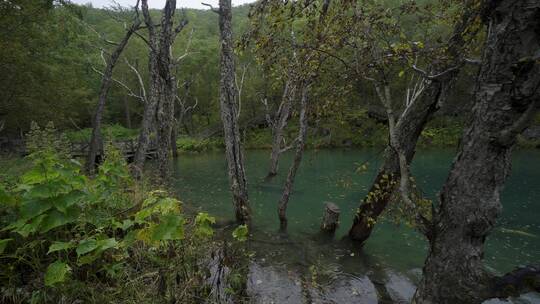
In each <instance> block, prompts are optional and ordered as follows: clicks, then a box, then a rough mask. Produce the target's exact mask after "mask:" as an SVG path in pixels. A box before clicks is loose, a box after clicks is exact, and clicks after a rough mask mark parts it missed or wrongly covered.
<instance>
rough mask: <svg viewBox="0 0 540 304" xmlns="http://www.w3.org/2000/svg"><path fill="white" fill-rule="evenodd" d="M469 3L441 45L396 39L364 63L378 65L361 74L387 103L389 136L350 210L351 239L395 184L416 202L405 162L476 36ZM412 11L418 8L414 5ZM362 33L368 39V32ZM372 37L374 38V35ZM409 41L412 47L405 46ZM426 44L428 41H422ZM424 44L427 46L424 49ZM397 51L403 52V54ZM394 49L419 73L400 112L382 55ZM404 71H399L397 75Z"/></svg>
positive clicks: (369, 225) (373, 218)
mask: <svg viewBox="0 0 540 304" xmlns="http://www.w3.org/2000/svg"><path fill="white" fill-rule="evenodd" d="M473 4H474V1H467V2H465V3H464V4H463V6H462V7H463V11H464V13H463V15H462V16H460V17H459V18H458V20H457V21H456V23H455V25H454V29H453V32H452V34H451V35H450V37H449V38H448V41H447V42H446V43H444V44H443V45H442V46H437V45H436V44H435V43H433V42H429V41H424V42H420V43H421V44H420V43H419V42H414V41H411V42H405V44H403V43H402V44H397V45H395V46H390V49H389V50H387V51H382V52H381V51H380V50H379V51H378V52H376V53H375V54H381V53H382V54H384V55H385V56H380V57H378V58H372V57H369V58H372V59H370V60H369V62H368V63H367V65H364V68H362V70H363V71H364V73H365V71H366V70H368V69H369V68H366V67H365V66H370V65H371V63H372V62H375V64H373V66H374V67H375V68H376V70H375V71H374V72H375V73H376V74H375V75H377V77H373V76H371V75H369V76H365V74H364V78H366V77H367V78H368V79H369V80H370V81H371V82H372V83H373V84H374V86H375V90H376V92H377V95H378V97H379V99H380V101H381V103H382V104H383V106H384V108H385V109H386V114H387V117H388V124H389V141H388V147H387V148H386V150H385V153H384V160H383V164H382V165H381V167H380V169H379V172H378V174H377V176H376V177H375V179H374V181H373V183H372V185H371V187H370V190H369V192H368V194H367V195H366V197H365V198H364V199H363V201H362V203H361V204H360V206H359V208H358V209H357V212H356V214H355V216H354V219H353V225H352V227H351V228H350V230H349V237H350V238H351V239H352V240H355V241H358V242H360V243H363V242H365V241H366V240H367V239H368V238H369V236H370V235H371V232H372V231H373V228H374V227H375V224H376V222H377V220H378V217H379V216H380V214H381V213H382V212H383V211H384V210H385V209H386V206H387V205H388V203H389V202H390V200H391V199H392V197H393V193H394V192H395V191H396V190H398V189H399V192H400V193H401V198H402V200H403V201H404V202H405V203H406V205H407V206H406V207H407V208H410V209H415V208H416V206H415V202H413V200H410V199H408V197H409V196H410V194H409V191H410V189H409V186H408V184H409V174H408V166H409V164H410V163H411V161H412V159H413V157H414V154H415V152H416V143H417V141H418V138H419V137H420V134H421V133H422V130H423V129H424V127H425V125H426V123H427V122H428V121H429V120H430V119H431V117H432V115H433V114H434V113H435V112H436V111H437V110H438V109H439V108H440V106H441V104H442V103H443V102H444V101H445V100H446V99H447V98H448V95H449V93H450V90H451V88H452V86H453V83H454V81H455V79H456V78H457V76H458V73H459V70H460V68H461V67H462V65H463V64H464V60H465V54H467V53H468V47H469V45H470V41H471V40H472V39H474V38H475V36H476V35H475V33H476V31H477V29H478V26H477V21H478V18H477V17H478V15H477V9H476V7H475V6H474V5H473ZM402 9H403V8H402ZM413 11H414V12H417V11H416V10H413ZM368 24H369V27H370V28H371V27H374V26H375V27H377V26H379V29H378V30H376V33H377V34H376V35H379V32H381V31H384V29H383V28H382V27H383V26H386V25H385V24H380V25H379V24H377V23H376V22H373V21H370V22H368ZM429 26H430V27H432V26H433V24H429ZM399 31H403V29H398V32H397V34H398V35H397V36H400V37H403V35H404V34H403V33H399ZM365 38H368V40H369V39H372V38H370V37H369V36H367V37H364V39H365ZM375 39H376V40H378V38H375ZM369 45H376V43H370V44H369ZM400 45H401V46H403V47H405V49H404V51H405V54H403V50H400V49H399V48H400ZM407 45H413V46H416V47H415V48H414V49H407ZM424 45H426V46H425V47H424ZM396 46H397V47H396ZM419 46H420V47H419ZM383 47H386V46H383ZM425 48H429V49H431V50H430V51H425V50H424V49H425ZM400 52H402V54H401V55H400ZM392 53H393V54H394V58H396V57H398V58H399V56H403V55H404V56H405V58H406V59H407V58H408V60H407V61H405V63H406V64H407V65H409V66H411V67H412V68H413V69H415V70H414V71H412V72H413V73H418V74H420V75H419V77H420V78H418V79H417V81H416V83H415V84H413V83H414V82H413V81H411V83H409V84H408V87H407V89H406V92H405V93H406V94H404V95H405V98H404V100H405V108H404V109H403V110H402V111H401V113H399V112H398V111H397V110H396V106H395V100H393V98H392V95H393V94H391V83H390V81H389V79H388V76H389V75H395V72H394V71H393V70H392V69H389V68H387V67H388V65H389V63H388V58H391V57H388V56H386V54H392ZM419 56H424V57H425V58H426V60H424V61H430V62H431V64H430V66H429V68H428V69H427V71H424V70H422V69H419V68H417V66H416V65H417V64H418V63H417V62H418V57H419ZM400 62H402V60H400ZM371 69H373V68H371ZM357 70H360V69H357ZM402 73H403V72H400V74H398V75H399V77H400V78H401V77H402V76H401V75H402ZM412 79H414V75H413V76H411V80H412ZM394 81H395V80H394ZM424 216H426V215H422V216H420V215H418V217H417V219H416V220H417V224H418V228H420V229H424V228H422V226H423V223H422V222H424V219H423V217H424Z"/></svg>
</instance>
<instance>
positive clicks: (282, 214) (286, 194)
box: [278, 81, 310, 230]
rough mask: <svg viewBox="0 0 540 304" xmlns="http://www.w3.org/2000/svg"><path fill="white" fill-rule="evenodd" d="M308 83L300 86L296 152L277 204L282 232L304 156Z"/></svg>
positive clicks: (285, 226) (285, 224) (285, 225)
mask: <svg viewBox="0 0 540 304" xmlns="http://www.w3.org/2000/svg"><path fill="white" fill-rule="evenodd" d="M309 89H310V83H308V82H307V81H305V82H304V83H303V84H302V93H301V94H302V96H301V98H300V117H299V123H300V129H299V130H298V138H297V141H296V151H295V154H294V160H293V163H292V164H291V167H290V168H289V173H288V174H287V180H286V181H285V186H284V187H283V193H282V194H281V199H280V200H279V203H278V217H279V221H280V227H281V229H282V230H285V229H287V204H288V203H289V198H290V196H291V192H292V187H293V185H294V179H295V177H296V172H297V171H298V168H299V167H300V163H301V162H302V156H303V155H304V148H305V146H306V137H307V131H308V116H307V102H308V95H309Z"/></svg>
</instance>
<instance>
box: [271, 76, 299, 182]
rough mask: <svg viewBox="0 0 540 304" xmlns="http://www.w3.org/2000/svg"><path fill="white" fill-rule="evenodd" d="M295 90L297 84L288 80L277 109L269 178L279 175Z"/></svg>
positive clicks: (273, 128) (273, 127) (273, 129)
mask: <svg viewBox="0 0 540 304" xmlns="http://www.w3.org/2000/svg"><path fill="white" fill-rule="evenodd" d="M295 91H296V85H295V84H294V83H293V81H292V80H287V83H286V84H285V88H284V90H283V96H282V99H281V103H280V104H279V108H278V110H277V111H276V115H275V117H274V123H273V125H272V152H271V153H270V169H269V170H268V176H267V177H268V178H271V177H274V176H276V175H277V170H278V164H279V156H280V154H281V153H283V152H284V151H283V150H282V147H281V145H282V143H283V132H284V130H285V127H287V123H288V121H289V117H290V113H291V105H292V101H293V99H294V96H295Z"/></svg>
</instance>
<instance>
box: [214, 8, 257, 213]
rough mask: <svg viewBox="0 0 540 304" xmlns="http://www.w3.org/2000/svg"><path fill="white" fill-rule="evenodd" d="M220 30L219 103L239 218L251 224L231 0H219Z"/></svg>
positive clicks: (234, 202)
mask: <svg viewBox="0 0 540 304" xmlns="http://www.w3.org/2000/svg"><path fill="white" fill-rule="evenodd" d="M219 31H220V43H221V58H220V70H221V71H220V73H221V77H220V84H219V103H220V107H221V120H222V122H223V134H224V140H225V155H226V157H227V164H228V175H229V182H230V184H231V192H232V195H233V204H234V208H235V213H236V219H237V220H238V221H239V222H241V223H249V222H250V218H251V210H250V206H249V200H248V192H247V181H246V176H245V171H244V155H243V152H242V147H241V144H240V130H239V126H238V110H237V105H236V101H237V98H236V95H237V92H236V89H235V84H234V75H235V65H234V52H233V36H232V8H231V0H219Z"/></svg>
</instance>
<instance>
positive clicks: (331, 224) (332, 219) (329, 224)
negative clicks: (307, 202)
mask: <svg viewBox="0 0 540 304" xmlns="http://www.w3.org/2000/svg"><path fill="white" fill-rule="evenodd" d="M340 213H341V211H340V209H339V207H338V206H337V205H336V204H334V203H332V202H325V204H324V214H323V220H322V223H321V230H323V231H326V232H331V233H333V232H334V231H336V229H337V227H338V226H339V214H340Z"/></svg>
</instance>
